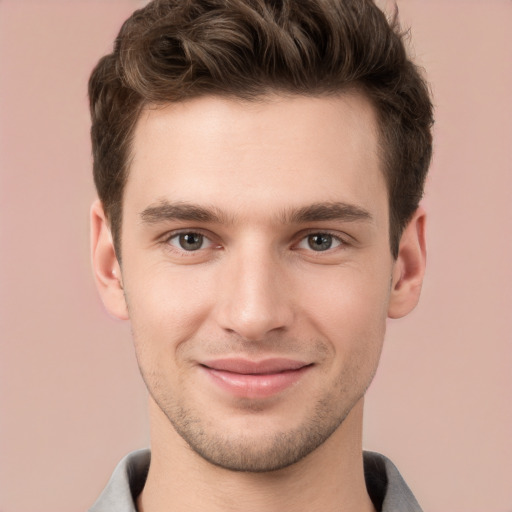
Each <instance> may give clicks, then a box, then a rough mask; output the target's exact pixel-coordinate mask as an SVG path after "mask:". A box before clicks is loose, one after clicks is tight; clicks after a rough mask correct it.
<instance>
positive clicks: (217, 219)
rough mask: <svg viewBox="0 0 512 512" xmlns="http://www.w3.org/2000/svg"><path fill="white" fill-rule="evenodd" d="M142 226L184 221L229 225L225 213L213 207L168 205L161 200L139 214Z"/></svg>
mask: <svg viewBox="0 0 512 512" xmlns="http://www.w3.org/2000/svg"><path fill="white" fill-rule="evenodd" d="M140 218H141V220H142V222H143V223H144V224H156V223H159V222H165V221H173V220H184V221H192V222H209V223H212V224H215V223H217V224H221V223H226V224H227V223H229V222H228V218H227V216H226V214H225V213H223V212H222V211H221V210H219V209H218V208H215V207H208V208H205V207H203V206H199V205H196V204H191V203H184V202H179V203H169V202H168V201H167V200H165V199H163V200H161V201H160V202H159V203H158V204H155V205H151V206H148V207H147V208H145V209H144V210H143V211H142V212H141V213H140Z"/></svg>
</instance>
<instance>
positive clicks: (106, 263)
mask: <svg viewBox="0 0 512 512" xmlns="http://www.w3.org/2000/svg"><path fill="white" fill-rule="evenodd" d="M91 256H92V266H93V270H94V278H95V281H96V287H97V288H98V291H99V293H100V296H101V299H102V301H103V304H104V305H105V307H106V309H107V311H108V312H109V313H110V314H111V315H113V316H114V317H116V318H119V319H121V320H128V318H129V315H128V309H127V307H126V300H125V296H124V290H123V283H122V275H121V267H120V265H119V262H118V260H117V257H116V253H115V249H114V243H113V241H112V235H111V233H110V228H109V225H108V222H107V219H106V216H105V212H104V211H103V205H102V204H101V201H100V200H96V201H95V202H94V203H93V204H92V206H91Z"/></svg>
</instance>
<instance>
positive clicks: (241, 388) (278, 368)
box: [201, 359, 313, 398]
mask: <svg viewBox="0 0 512 512" xmlns="http://www.w3.org/2000/svg"><path fill="white" fill-rule="evenodd" d="M312 366H313V365H312V364H308V363H304V362H300V361H294V360H290V359H267V360H263V361H257V362H256V361H249V360H246V359H219V360H215V361H207V362H205V363H202V364H201V368H202V369H203V370H204V371H205V372H206V373H207V374H208V375H209V377H210V378H211V380H212V381H213V382H214V384H215V385H217V386H218V387H219V388H220V389H221V390H223V391H225V392H227V393H229V394H231V395H233V396H235V397H239V398H268V397H271V396H273V395H276V394H277V393H280V392H281V391H284V390H285V389H287V388H289V387H291V386H292V385H294V384H296V383H297V382H298V381H299V380H300V379H301V378H302V376H303V375H304V374H305V373H306V372H307V371H308V370H310V369H311V368H312Z"/></svg>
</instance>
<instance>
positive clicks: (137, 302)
mask: <svg viewBox="0 0 512 512" xmlns="http://www.w3.org/2000/svg"><path fill="white" fill-rule="evenodd" d="M132 153H133V161H132V163H131V165H130V171H129V177H128V182H127V186H126V190H125V193H124V202H123V221H122V244H121V247H122V249H121V252H122V269H119V268H118V269H117V275H116V277H117V278H118V279H120V281H122V287H123V291H124V297H123V296H122V294H123V291H121V292H119V293H118V295H117V297H118V299H117V302H116V301H115V300H114V299H109V298H107V299H106V300H105V302H106V304H107V306H108V307H109V308H110V310H111V311H112V312H113V313H114V314H116V315H118V316H121V317H123V316H129V319H130V321H131V324H132V328H133V336H134V341H135V347H136V352H137V357H138V361H139V365H140V368H141V371H142V375H143V377H144V380H145V382H146V385H147V387H148V389H149V392H150V395H151V400H152V402H153V404H152V407H154V408H155V409H156V410H159V411H160V412H159V414H160V416H161V418H160V421H161V423H162V424H161V425H160V427H161V428H160V430H162V428H163V429H164V430H165V429H166V428H168V429H171V430H170V431H172V428H173V427H174V429H175V430H176V431H177V432H178V433H179V434H180V435H181V437H182V438H183V439H184V440H185V441H186V442H187V443H188V444H189V445H190V446H191V447H192V448H193V449H194V450H195V451H196V452H197V453H199V454H200V455H201V456H202V457H203V458H205V459H206V460H209V461H210V462H213V463H214V464H217V465H220V466H222V467H226V468H231V469H237V470H252V471H265V470H270V469H275V468H279V467H285V466H287V465H290V464H292V463H294V462H296V461H298V460H300V459H301V458H302V457H304V456H306V455H307V454H308V453H310V452H312V451H313V450H314V449H315V448H317V447H318V446H319V445H320V444H322V443H323V442H324V441H325V440H326V439H328V438H329V436H330V435H331V434H332V433H333V432H335V431H337V429H338V427H339V426H340V424H341V423H342V422H343V420H344V419H345V418H346V417H347V415H349V414H350V413H351V411H352V413H353V414H355V413H354V411H357V410H360V407H359V406H360V405H361V403H362V397H363V395H364V392H365V390H366V388H367V386H368V385H369V384H370V382H371V380H372V377H373V375H374V372H375V370H376V367H377V363H378V360H379V356H380V352H381V347H382V342H383V338H384V331H385V321H386V317H387V316H388V314H391V315H392V316H400V315H402V314H404V313H405V312H406V311H405V310H409V309H411V308H412V307H413V305H414V304H413V302H414V303H415V300H412V301H411V300H409V302H410V304H409V302H407V301H406V302H407V304H406V305H405V309H404V302H403V297H402V298H401V299H400V298H397V297H395V294H396V295H399V293H397V290H400V286H401V285H400V280H401V279H402V277H403V276H404V275H405V274H404V270H403V269H404V266H403V262H400V261H399V260H400V257H399V260H397V262H395V261H394V260H393V258H392V256H391V251H390V246H389V212H388V199H387V189H386V183H385V179H384V176H383V173H382V171H381V166H380V160H379V156H378V141H377V127H376V121H375V116H374V112H373V110H372V108H371V107H370V105H369V103H368V102H367V101H366V100H365V99H364V98H362V97H361V96H358V95H354V94H352V95H344V96H339V97H336V98H306V97H291V98H284V97H272V98H267V99H265V100H262V101H260V102H253V103H247V102H241V101H236V100H232V99H221V98H217V97H203V98H199V99H194V100H190V101H187V102H184V103H178V104H174V105H170V106H168V107H165V108H155V109H153V110H146V111H145V112H144V113H143V115H142V117H141V118H140V120H139V122H138V125H137V128H136V131H135V137H134V143H133V152H132ZM415 229H416V230H417V228H415ZM413 238H414V235H413ZM114 270H115V269H114ZM119 274H120V275H119ZM112 286H114V285H112ZM402 290H403V286H402ZM107 295H108V294H107ZM119 297H121V298H119ZM124 298H125V299H126V305H127V310H126V312H125V311H124V304H123V300H124ZM416 298H417V297H416ZM356 405H358V407H355V406H356ZM162 413H163V414H162ZM171 424H172V426H173V427H172V426H171ZM172 435H175V434H174V433H172Z"/></svg>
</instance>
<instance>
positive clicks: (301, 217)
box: [282, 202, 373, 224]
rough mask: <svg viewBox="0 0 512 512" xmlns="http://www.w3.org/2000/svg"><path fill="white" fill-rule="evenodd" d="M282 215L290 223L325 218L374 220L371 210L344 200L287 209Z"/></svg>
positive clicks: (348, 220) (301, 222)
mask: <svg viewBox="0 0 512 512" xmlns="http://www.w3.org/2000/svg"><path fill="white" fill-rule="evenodd" d="M282 217H283V221H284V222H286V223H290V224H304V223H306V222H319V221H324V220H338V221H344V222H356V221H371V220H373V218H372V216H371V214H370V212H369V211H367V210H365V209H364V208H361V207H359V206H356V205H353V204H348V203H342V202H328V203H314V204H311V205H308V206H304V207H303V208H299V209H292V210H289V211H285V212H284V213H283V216H282Z"/></svg>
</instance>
